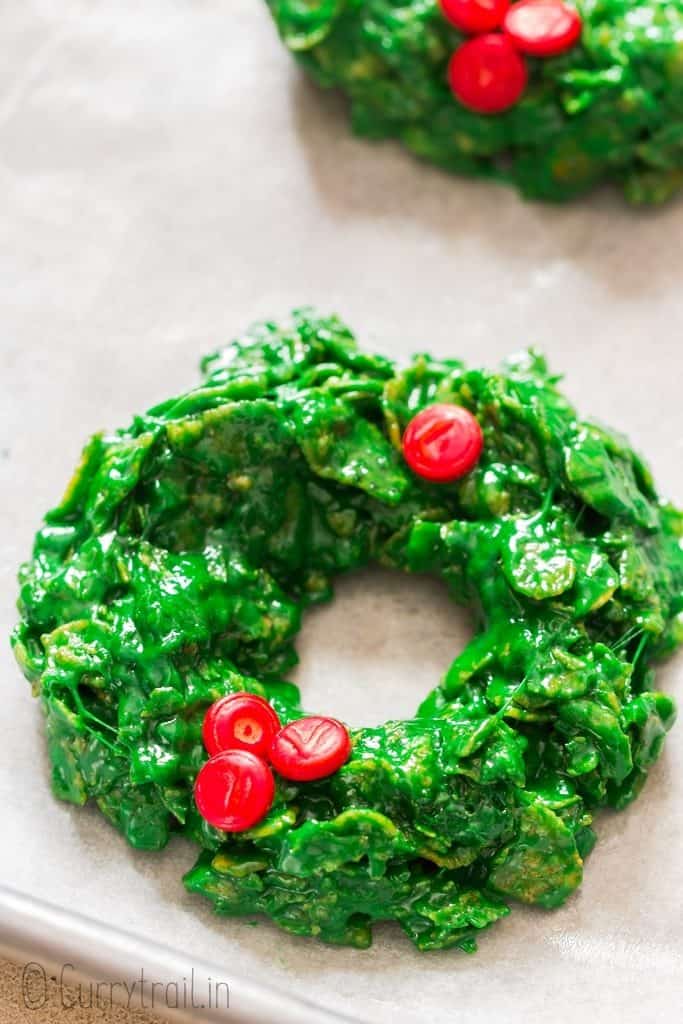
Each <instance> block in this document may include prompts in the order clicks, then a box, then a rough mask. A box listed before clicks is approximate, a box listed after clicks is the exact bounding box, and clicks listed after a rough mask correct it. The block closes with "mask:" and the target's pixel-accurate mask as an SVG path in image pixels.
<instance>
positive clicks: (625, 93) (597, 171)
mask: <svg viewBox="0 0 683 1024" xmlns="http://www.w3.org/2000/svg"><path fill="white" fill-rule="evenodd" d="M266 3H267V4H268V7H269V8H270V10H271V12H272V15H273V17H274V19H275V22H276V24H277V27H278V30H279V32H280V35H281V36H282V39H283V40H284V42H285V44H286V45H287V46H288V47H289V49H290V50H291V51H292V53H293V54H294V55H295V57H296V58H297V60H298V61H299V62H300V63H301V64H302V65H303V67H304V68H305V70H306V71H307V72H309V73H310V74H311V75H312V76H313V78H314V79H315V80H316V81H317V82H318V83H319V84H321V85H323V86H325V87H334V88H338V89H341V90H342V91H343V92H344V93H345V94H346V95H347V97H348V99H349V102H350V108H351V119H352V124H353V129H354V131H355V132H356V133H357V134H359V135H362V136H366V137H368V138H372V139H385V138H396V139H400V140H401V141H402V142H403V143H404V144H405V145H406V146H408V148H409V149H411V150H412V151H413V152H414V153H416V154H417V155H418V156H420V157H423V158H425V159H427V160H430V161H432V162H433V163H435V164H438V165H439V166H441V167H443V168H445V169H446V170H449V171H455V172H457V173H461V174H468V175H478V176H485V177H492V178H496V179H500V180H503V181H507V182H511V183H512V184H514V185H516V186H517V188H518V189H519V190H520V191H521V192H522V193H523V194H524V195H525V196H528V197H531V198H534V199H548V200H565V199H568V198H570V197H572V196H575V195H577V194H579V193H582V192H584V191H586V190H587V189H589V188H590V187H591V186H593V185H595V184H596V183H598V182H601V181H610V182H614V183H615V184H617V185H618V186H619V187H621V188H622V189H623V190H624V191H625V193H626V196H627V198H628V199H629V200H630V201H632V202H636V203H655V202H661V201H663V200H665V199H667V198H668V197H670V196H671V195H672V194H673V193H674V192H676V191H677V190H678V189H679V188H680V187H681V184H683V0H572V2H571V5H570V3H565V2H564V0H522V2H518V3H515V4H512V5H511V4H510V3H509V0H266Z"/></svg>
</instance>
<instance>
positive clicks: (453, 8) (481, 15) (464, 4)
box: [439, 0, 510, 35]
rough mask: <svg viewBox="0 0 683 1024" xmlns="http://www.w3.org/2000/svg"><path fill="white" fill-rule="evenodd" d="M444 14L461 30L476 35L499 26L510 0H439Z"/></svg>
mask: <svg viewBox="0 0 683 1024" xmlns="http://www.w3.org/2000/svg"><path fill="white" fill-rule="evenodd" d="M439 3H440V4H441V10H442V11H443V13H444V16H445V17H446V18H447V19H448V21H450V23H451V24H452V25H455V27H456V28H459V29H460V31H461V32H467V33H470V34H472V35H476V34H477V33H478V32H490V31H491V29H493V28H500V26H501V25H502V24H503V18H504V17H505V14H506V11H507V9H508V7H509V6H510V0H439Z"/></svg>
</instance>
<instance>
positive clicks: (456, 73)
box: [448, 33, 528, 114]
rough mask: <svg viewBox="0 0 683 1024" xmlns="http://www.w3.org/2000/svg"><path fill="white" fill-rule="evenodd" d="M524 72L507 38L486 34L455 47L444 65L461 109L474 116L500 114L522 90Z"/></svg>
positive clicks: (519, 58) (516, 99)
mask: <svg viewBox="0 0 683 1024" xmlns="http://www.w3.org/2000/svg"><path fill="white" fill-rule="evenodd" d="M527 77H528V76H527V69H526V64H525V63H524V58H523V57H521V56H520V55H519V53H518V52H517V50H516V49H515V47H514V45H513V44H512V42H511V41H510V39H508V38H507V36H504V35H501V34H500V33H489V34H487V35H483V36H476V38H474V39H470V40H468V42H466V43H463V44H462V46H461V47H459V48H458V49H457V50H456V51H455V53H454V54H453V56H452V57H451V61H450V64H449V65H448V81H449V84H450V87H451V89H452V91H453V94H454V96H455V98H456V99H457V100H459V101H460V103H462V104H463V106H465V107H468V108H469V109H470V110H474V111H475V112H476V113H477V114H500V113H502V111H504V110H508V109H509V108H510V107H512V106H514V105H515V103H517V101H518V100H519V98H520V97H521V95H522V93H523V92H524V90H525V88H526V83H527Z"/></svg>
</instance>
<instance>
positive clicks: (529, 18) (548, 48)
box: [503, 0, 582, 57]
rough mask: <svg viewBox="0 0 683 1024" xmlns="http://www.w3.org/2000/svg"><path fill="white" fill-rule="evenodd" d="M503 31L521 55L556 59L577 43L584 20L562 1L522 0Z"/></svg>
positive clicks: (509, 15) (508, 18) (504, 24)
mask: <svg viewBox="0 0 683 1024" xmlns="http://www.w3.org/2000/svg"><path fill="white" fill-rule="evenodd" d="M503 28H504V31H505V34H506V35H507V36H508V38H509V39H510V40H511V42H512V43H513V44H514V45H515V46H516V47H517V49H518V50H521V51H522V53H528V54H531V55H532V56H534V57H554V56H556V55H557V54H558V53H564V51H565V50H569V49H570V48H571V47H572V46H574V44H575V43H576V42H577V41H578V39H579V36H580V35H581V29H582V21H581V16H580V15H579V13H578V12H577V11H575V10H574V8H573V7H568V6H567V4H565V3H563V2H562V0H520V3H516V4H513V5H512V7H511V8H510V10H509V11H508V13H507V15H506V16H505V21H504V23H503Z"/></svg>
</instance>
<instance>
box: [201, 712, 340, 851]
mask: <svg viewBox="0 0 683 1024" xmlns="http://www.w3.org/2000/svg"><path fill="white" fill-rule="evenodd" d="M202 737H203V740H204V746H205V747H206V749H207V751H208V753H209V755H210V758H209V760H208V761H207V762H206V764H205V765H204V766H203V767H202V769H201V771H200V772H199V774H198V776H197V780H196V782H195V788H194V797H195V802H196V804H197V808H198V810H199V813H200V814H201V816H202V817H203V818H204V819H205V820H206V821H208V822H209V824H210V825H213V826H214V827H215V828H218V829H221V830H222V831H223V832H243V831H245V829H248V828H252V826H254V825H256V824H257V822H259V821H260V820H261V819H262V818H263V817H264V815H265V814H267V813H268V811H269V810H270V808H271V805H272V803H273V797H274V795H275V779H274V777H273V771H272V769H273V768H274V769H275V771H276V772H277V773H278V774H279V775H281V776H282V777H283V778H284V779H290V780H292V781H293V782H312V781H314V780H315V779H324V778H325V777H326V776H328V775H332V774H333V773H334V772H336V771H337V770H338V769H339V768H341V766H342V765H343V764H344V763H345V762H346V761H347V760H348V758H349V755H350V753H351V740H350V737H349V732H348V729H347V728H346V726H345V725H342V723H341V722H338V721H337V720H336V718H325V717H322V716H319V715H309V716H308V717H307V718H298V719H297V720H296V721H295V722H290V723H289V724H288V725H285V726H282V724H281V722H280V719H279V718H278V716H277V713H276V712H275V710H274V709H273V708H272V707H271V705H270V704H269V703H268V701H267V700H264V699H263V697H258V696H257V695H256V694H254V693H231V694H229V695H228V696H227V697H221V699H220V700H217V701H216V702H215V704H212V705H211V707H210V708H209V710H208V711H207V712H206V716H205V718H204V725H203V729H202Z"/></svg>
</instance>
